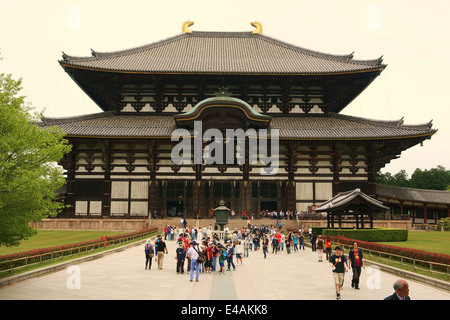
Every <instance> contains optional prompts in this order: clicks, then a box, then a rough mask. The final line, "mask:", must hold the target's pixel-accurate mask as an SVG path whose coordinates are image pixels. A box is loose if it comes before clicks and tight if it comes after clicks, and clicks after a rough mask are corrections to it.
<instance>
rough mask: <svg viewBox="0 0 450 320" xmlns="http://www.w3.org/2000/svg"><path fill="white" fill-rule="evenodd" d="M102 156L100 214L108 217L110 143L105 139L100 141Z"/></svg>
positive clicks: (109, 204) (109, 202)
mask: <svg viewBox="0 0 450 320" xmlns="http://www.w3.org/2000/svg"><path fill="white" fill-rule="evenodd" d="M102 156H103V165H102V170H103V171H104V174H105V175H104V178H103V198H102V216H103V217H109V216H110V215H111V143H110V142H109V140H107V139H106V140H103V141H102Z"/></svg>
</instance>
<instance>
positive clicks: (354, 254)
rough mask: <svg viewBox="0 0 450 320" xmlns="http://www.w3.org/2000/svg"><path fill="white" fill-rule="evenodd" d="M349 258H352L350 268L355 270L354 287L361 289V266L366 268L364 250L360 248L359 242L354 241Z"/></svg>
mask: <svg viewBox="0 0 450 320" xmlns="http://www.w3.org/2000/svg"><path fill="white" fill-rule="evenodd" d="M348 259H349V260H350V268H351V269H352V272H353V277H352V288H355V289H356V290H359V277H360V276H361V268H363V269H365V268H366V266H365V263H364V259H363V252H362V250H361V249H359V248H358V243H357V242H356V241H354V242H353V249H352V250H350V252H349V253H348Z"/></svg>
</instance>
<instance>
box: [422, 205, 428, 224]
mask: <svg viewBox="0 0 450 320" xmlns="http://www.w3.org/2000/svg"><path fill="white" fill-rule="evenodd" d="M423 223H424V224H428V221H427V206H423Z"/></svg>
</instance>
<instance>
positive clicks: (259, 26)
mask: <svg viewBox="0 0 450 320" xmlns="http://www.w3.org/2000/svg"><path fill="white" fill-rule="evenodd" d="M250 24H251V25H252V26H253V27H255V28H256V29H255V30H253V32H252V33H253V34H258V33H262V32H263V27H262V23H261V22H258V21H255V22H250Z"/></svg>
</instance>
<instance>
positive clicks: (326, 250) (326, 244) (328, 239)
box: [325, 236, 332, 261]
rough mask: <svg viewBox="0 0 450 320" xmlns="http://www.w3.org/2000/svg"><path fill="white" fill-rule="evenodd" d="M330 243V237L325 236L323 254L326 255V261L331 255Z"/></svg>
mask: <svg viewBox="0 0 450 320" xmlns="http://www.w3.org/2000/svg"><path fill="white" fill-rule="evenodd" d="M331 245H332V241H331V238H330V236H327V238H326V239H325V255H326V258H327V261H328V260H329V259H330V257H331Z"/></svg>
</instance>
